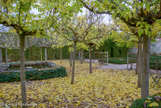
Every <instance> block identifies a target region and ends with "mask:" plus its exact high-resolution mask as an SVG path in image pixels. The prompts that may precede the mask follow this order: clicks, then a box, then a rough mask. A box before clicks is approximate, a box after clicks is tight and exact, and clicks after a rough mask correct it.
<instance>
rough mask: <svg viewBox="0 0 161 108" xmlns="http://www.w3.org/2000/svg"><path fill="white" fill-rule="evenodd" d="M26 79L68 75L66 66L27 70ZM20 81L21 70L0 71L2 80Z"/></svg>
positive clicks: (0, 79) (0, 80)
mask: <svg viewBox="0 0 161 108" xmlns="http://www.w3.org/2000/svg"><path fill="white" fill-rule="evenodd" d="M25 74H26V80H42V79H48V78H55V77H65V76H67V73H66V69H65V68H64V67H59V68H57V69H52V70H41V71H38V70H33V71H27V72H25ZM14 81H20V73H19V72H9V73H0V82H14Z"/></svg>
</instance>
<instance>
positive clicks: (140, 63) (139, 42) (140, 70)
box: [136, 37, 143, 88]
mask: <svg viewBox="0 0 161 108" xmlns="http://www.w3.org/2000/svg"><path fill="white" fill-rule="evenodd" d="M142 52H143V51H142V37H139V41H138V60H137V68H136V69H137V73H138V87H139V88H141V82H142V81H141V79H142V78H141V74H142V61H143V59H142Z"/></svg>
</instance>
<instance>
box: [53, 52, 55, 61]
mask: <svg viewBox="0 0 161 108" xmlns="http://www.w3.org/2000/svg"><path fill="white" fill-rule="evenodd" d="M53 60H55V52H54V49H53Z"/></svg>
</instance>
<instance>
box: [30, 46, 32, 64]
mask: <svg viewBox="0 0 161 108" xmlns="http://www.w3.org/2000/svg"><path fill="white" fill-rule="evenodd" d="M30 61H32V48H30Z"/></svg>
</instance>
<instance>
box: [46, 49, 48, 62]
mask: <svg viewBox="0 0 161 108" xmlns="http://www.w3.org/2000/svg"><path fill="white" fill-rule="evenodd" d="M47 61H48V51H47V48H45V62H47Z"/></svg>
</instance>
